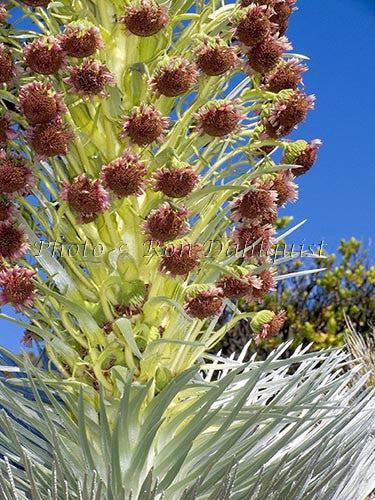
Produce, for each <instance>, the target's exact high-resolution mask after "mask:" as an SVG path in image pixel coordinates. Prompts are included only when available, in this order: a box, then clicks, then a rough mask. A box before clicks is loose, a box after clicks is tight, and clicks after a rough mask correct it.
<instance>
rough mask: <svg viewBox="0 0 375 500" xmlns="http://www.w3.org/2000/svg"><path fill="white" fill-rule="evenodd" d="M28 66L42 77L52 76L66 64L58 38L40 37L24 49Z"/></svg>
mask: <svg viewBox="0 0 375 500" xmlns="http://www.w3.org/2000/svg"><path fill="white" fill-rule="evenodd" d="M23 57H24V60H25V63H26V64H27V66H28V67H29V68H30V69H31V70H32V71H34V72H35V73H39V74H41V75H52V74H53V73H56V72H57V71H59V70H60V69H61V68H62V67H63V65H64V64H65V52H64V51H63V49H62V48H61V45H60V42H59V40H58V39H57V38H53V37H51V36H49V37H43V36H42V37H40V38H37V39H35V40H34V41H32V42H30V43H26V44H25V45H24V47H23Z"/></svg>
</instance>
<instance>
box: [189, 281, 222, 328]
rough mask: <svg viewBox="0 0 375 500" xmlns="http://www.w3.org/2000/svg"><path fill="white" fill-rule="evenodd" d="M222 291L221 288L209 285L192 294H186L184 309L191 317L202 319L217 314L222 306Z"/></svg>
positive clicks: (220, 311)
mask: <svg viewBox="0 0 375 500" xmlns="http://www.w3.org/2000/svg"><path fill="white" fill-rule="evenodd" d="M223 297H224V292H223V290H222V289H221V288H218V287H214V286H210V287H208V288H207V289H206V290H203V291H200V292H198V293H196V294H194V295H193V296H191V295H187V297H186V301H187V302H186V304H185V305H184V309H185V311H186V312H187V314H188V315H189V316H190V317H192V318H198V319H200V320H204V319H206V318H214V317H215V316H219V315H220V314H221V313H222V311H223V308H224V304H223Z"/></svg>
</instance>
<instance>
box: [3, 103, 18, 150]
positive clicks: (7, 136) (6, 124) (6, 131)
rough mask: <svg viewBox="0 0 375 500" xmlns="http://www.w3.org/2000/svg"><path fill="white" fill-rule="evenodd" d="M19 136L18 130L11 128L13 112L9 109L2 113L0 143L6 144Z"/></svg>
mask: <svg viewBox="0 0 375 500" xmlns="http://www.w3.org/2000/svg"><path fill="white" fill-rule="evenodd" d="M16 137H17V132H16V131H15V130H13V129H12V128H11V114H10V113H9V111H7V112H6V113H4V115H3V116H1V115H0V144H6V143H7V142H8V141H11V140H13V139H15V138H16Z"/></svg>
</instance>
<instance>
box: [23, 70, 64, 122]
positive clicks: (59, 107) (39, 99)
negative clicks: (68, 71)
mask: <svg viewBox="0 0 375 500" xmlns="http://www.w3.org/2000/svg"><path fill="white" fill-rule="evenodd" d="M52 88H53V84H52V82H49V81H47V80H45V81H44V82H38V81H34V82H31V83H28V84H26V85H23V86H22V87H21V88H20V91H19V98H20V105H19V109H20V110H21V111H22V112H23V114H24V115H25V117H26V119H27V121H28V122H30V123H32V124H39V123H48V122H50V121H52V120H54V119H55V118H57V117H58V116H60V115H62V114H64V113H66V111H67V109H66V107H65V104H64V100H63V98H64V93H63V92H57V93H55V92H53V90H52Z"/></svg>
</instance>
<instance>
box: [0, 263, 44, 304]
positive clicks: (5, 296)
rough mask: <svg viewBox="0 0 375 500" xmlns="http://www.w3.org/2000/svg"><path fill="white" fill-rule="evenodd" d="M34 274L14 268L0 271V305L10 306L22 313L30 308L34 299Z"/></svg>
mask: <svg viewBox="0 0 375 500" xmlns="http://www.w3.org/2000/svg"><path fill="white" fill-rule="evenodd" d="M35 274H36V272H35V271H31V270H30V269H26V268H24V267H19V266H15V267H13V268H4V269H1V271H0V287H1V290H0V304H2V305H4V304H12V305H13V306H14V307H15V308H16V311H18V312H22V311H23V310H24V309H25V308H26V307H32V306H33V305H34V301H35V298H36V294H35V292H36V290H35V285H34V283H33V281H32V278H33V276H35Z"/></svg>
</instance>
